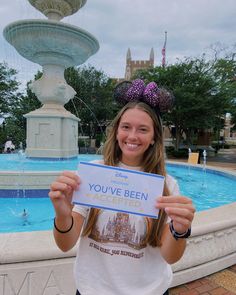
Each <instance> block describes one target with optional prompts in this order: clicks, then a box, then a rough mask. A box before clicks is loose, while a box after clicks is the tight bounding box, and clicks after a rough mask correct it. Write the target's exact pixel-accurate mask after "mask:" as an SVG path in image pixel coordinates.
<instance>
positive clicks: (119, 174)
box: [115, 172, 128, 179]
mask: <svg viewBox="0 0 236 295" xmlns="http://www.w3.org/2000/svg"><path fill="white" fill-rule="evenodd" d="M115 176H116V177H119V178H124V179H128V176H127V175H124V174H122V173H121V172H116V175H115Z"/></svg>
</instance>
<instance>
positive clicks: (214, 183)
mask: <svg viewBox="0 0 236 295" xmlns="http://www.w3.org/2000/svg"><path fill="white" fill-rule="evenodd" d="M12 156H13V157H12ZM99 157H100V156H97V155H80V156H79V159H73V160H70V161H66V160H64V161H53V160H52V161H43V160H40V161H37V162H36V161H35V160H29V159H24V158H23V160H22V157H21V156H19V155H0V170H5V171H6V170H17V171H21V172H22V173H23V172H24V171H26V170H27V171H29V170H34V171H42V170H43V171H55V170H65V169H69V170H76V168H77V165H78V161H79V160H81V161H91V160H94V159H97V158H99ZM7 164H8V165H7ZM36 164H37V166H36ZM9 166H10V167H11V169H10V168H9ZM167 170H168V173H169V174H170V175H172V176H173V177H175V178H176V179H177V181H178V183H179V186H180V190H181V193H182V194H183V195H186V196H189V197H191V198H192V200H193V202H194V204H195V206H196V209H197V211H202V210H207V209H209V208H214V207H219V206H221V205H224V204H229V203H232V202H236V177H235V176H231V175H229V174H226V173H223V172H218V171H214V170H209V169H206V170H205V171H204V170H203V169H201V168H195V167H189V166H187V165H184V166H182V165H175V164H168V165H167ZM24 209H26V213H27V216H22V212H23V210H24ZM0 216H1V221H0V223H1V226H0V232H20V231H35V230H50V229H52V224H53V217H54V211H53V206H52V204H51V202H50V200H49V198H48V197H47V193H45V197H44V198H37V197H33V196H32V197H30V198H28V197H25V198H8V197H7V196H6V197H4V198H0ZM3 216H4V218H3Z"/></svg>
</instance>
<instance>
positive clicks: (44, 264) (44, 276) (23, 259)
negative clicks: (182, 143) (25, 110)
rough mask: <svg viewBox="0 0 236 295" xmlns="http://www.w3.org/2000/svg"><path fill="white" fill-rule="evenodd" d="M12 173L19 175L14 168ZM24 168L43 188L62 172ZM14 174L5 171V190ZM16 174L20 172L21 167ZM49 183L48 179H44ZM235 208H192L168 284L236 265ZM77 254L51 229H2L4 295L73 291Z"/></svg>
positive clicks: (0, 250)
mask: <svg viewBox="0 0 236 295" xmlns="http://www.w3.org/2000/svg"><path fill="white" fill-rule="evenodd" d="M176 164H177V163H176ZM183 165H184V164H183ZM181 166H182V165H181ZM193 168H194V166H193ZM214 170H215V171H216V173H217V171H219V172H221V173H228V174H229V172H228V171H226V170H224V169H214ZM1 173H4V172H1ZM5 173H10V172H5ZM14 173H15V175H17V171H15V172H13V174H14ZM25 173H26V174H27V176H28V177H30V175H31V176H32V175H33V176H35V178H34V177H33V178H34V179H35V181H36V180H37V179H38V180H37V181H38V184H39V186H40V187H41V188H43V187H45V185H46V186H47V185H48V184H47V178H48V177H49V176H50V175H51V177H52V178H54V177H56V175H58V173H60V172H59V171H51V172H48V173H49V174H48V175H46V178H45V180H44V181H43V182H42V183H41V182H40V181H39V178H38V177H39V176H40V174H42V172H34V173H32V172H31V171H28V172H24V173H23V174H25ZM13 174H8V177H7V179H9V182H8V184H7V185H6V187H8V189H9V188H10V182H11V181H12V177H13ZM23 176H24V175H23ZM18 177H22V175H20V173H19V172H18ZM232 177H233V178H235V177H236V173H232ZM16 181H17V180H16ZM18 181H19V178H18ZM21 181H23V179H22V178H21ZM48 182H51V181H49V179H48ZM1 183H2V182H1ZM18 183H19V182H18ZM22 184H23V185H25V186H26V188H27V186H28V188H29V187H32V188H34V187H37V183H36V182H34V181H33V183H32V184H30V183H29V181H27V179H26V178H25V182H23V183H22ZM23 185H22V187H24V186H23ZM233 193H234V192H232V194H233ZM235 212H236V202H233V203H231V204H228V205H224V206H221V207H218V208H213V209H209V210H205V211H201V212H197V213H196V215H195V218H194V222H193V225H192V236H191V237H190V238H189V239H188V240H187V248H186V251H185V253H184V256H183V257H182V259H181V260H180V261H179V262H177V263H175V264H173V265H172V268H173V272H174V278H173V282H172V287H174V286H177V285H180V284H183V283H186V282H189V281H192V280H196V279H198V278H201V277H204V276H206V275H209V274H211V273H214V272H217V271H219V270H221V269H224V268H226V267H229V266H231V265H234V264H236V215H235ZM22 249H24V250H22ZM39 249H40V250H39ZM75 255H76V247H74V248H73V249H72V250H71V251H69V252H67V253H63V252H61V251H60V250H59V249H58V248H57V247H56V245H55V242H54V240H53V235H52V232H51V231H36V232H23V233H5V234H0V277H1V278H2V279H1V280H0V290H1V289H2V290H3V294H4V295H9V294H12V293H11V292H12V290H14V291H15V293H17V292H18V293H19V294H20V293H21V292H22V294H31V293H32V294H35V295H40V294H44V293H45V294H52V295H54V294H65V295H71V294H75V284H74V279H73V264H74V260H75ZM62 282H63V284H62ZM4 292H5V293H4ZM43 292H44V293H43ZM46 292H47V293H46ZM13 294H14V293H13Z"/></svg>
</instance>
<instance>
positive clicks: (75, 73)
mask: <svg viewBox="0 0 236 295" xmlns="http://www.w3.org/2000/svg"><path fill="white" fill-rule="evenodd" d="M65 79H66V81H67V83H68V84H69V85H71V86H72V87H73V88H74V90H75V91H76V95H75V97H74V98H73V99H71V100H70V101H69V102H68V103H67V104H66V105H65V108H66V109H68V110H69V111H70V112H72V113H73V114H75V115H76V116H77V117H79V118H80V120H81V126H82V127H83V130H82V131H81V132H83V133H84V134H87V135H89V136H90V137H93V138H94V137H95V134H99V133H100V134H101V133H103V131H104V128H105V126H106V125H107V122H108V121H109V120H111V119H112V118H113V117H114V112H115V111H116V110H117V106H116V104H115V102H114V101H113V98H112V92H113V88H114V82H113V80H112V79H110V78H108V77H107V76H106V75H105V74H104V73H103V72H102V71H98V70H96V69H95V68H94V67H91V66H88V67H83V68H77V69H76V68H69V69H67V70H66V71H65Z"/></svg>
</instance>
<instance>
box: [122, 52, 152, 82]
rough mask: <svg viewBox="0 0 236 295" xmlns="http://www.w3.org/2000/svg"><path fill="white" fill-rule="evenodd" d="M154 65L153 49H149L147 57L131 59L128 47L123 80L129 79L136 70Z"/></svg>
mask: <svg viewBox="0 0 236 295" xmlns="http://www.w3.org/2000/svg"><path fill="white" fill-rule="evenodd" d="M153 67H154V50H153V48H152V49H151V51H150V55H149V59H147V60H133V59H132V56H131V50H130V48H129V49H128V51H127V54H126V67H125V80H131V78H132V77H133V76H134V74H135V72H136V71H137V70H146V69H148V68H153Z"/></svg>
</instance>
